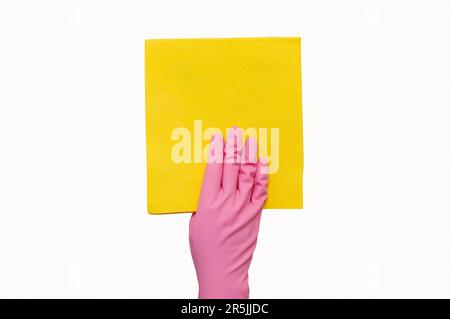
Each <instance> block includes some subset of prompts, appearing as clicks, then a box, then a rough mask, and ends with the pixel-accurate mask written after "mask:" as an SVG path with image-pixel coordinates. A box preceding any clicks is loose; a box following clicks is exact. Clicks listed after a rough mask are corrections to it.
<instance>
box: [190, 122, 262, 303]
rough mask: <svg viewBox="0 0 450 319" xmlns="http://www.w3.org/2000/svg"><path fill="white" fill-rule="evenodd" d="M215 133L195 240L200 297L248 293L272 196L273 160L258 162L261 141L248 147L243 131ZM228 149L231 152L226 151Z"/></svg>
mask: <svg viewBox="0 0 450 319" xmlns="http://www.w3.org/2000/svg"><path fill="white" fill-rule="evenodd" d="M223 144H224V142H223V137H222V136H221V135H220V134H216V135H214V136H213V137H212V139H211V143H210V150H209V160H208V163H207V166H206V171H205V175H204V178H203V185H202V189H201V192H200V200H199V203H198V209H197V212H196V213H194V214H193V215H192V217H191V221H190V225H189V243H190V247H191V254H192V259H193V261H194V265H195V270H196V272H197V279H198V283H199V298H248V297H249V287H248V269H249V267H250V262H251V260H252V256H253V252H254V250H255V247H256V241H257V236H258V231H259V223H260V220H261V211H262V208H263V206H264V202H265V200H266V197H267V183H268V175H267V171H268V170H267V161H266V160H264V159H260V160H259V161H257V160H256V159H257V151H256V149H257V142H256V140H255V139H254V138H249V139H248V140H247V141H246V142H245V146H244V148H243V147H242V131H241V130H240V129H238V128H234V129H232V130H230V131H229V133H228V136H227V139H226V145H225V150H224V147H223ZM224 153H225V154H224Z"/></svg>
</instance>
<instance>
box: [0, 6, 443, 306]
mask: <svg viewBox="0 0 450 319" xmlns="http://www.w3.org/2000/svg"><path fill="white" fill-rule="evenodd" d="M449 31H450V2H448V1H444V0H443V1H432V0H427V1H411V0H405V1H361V0H355V1H317V0H315V1H294V0H293V1H281V0H277V1H263V0H255V1H242V0H239V1H234V0H233V1H231V0H227V1H211V0H205V1H111V0H109V1H106V0H105V1H77V0H66V1H61V0H54V1H31V0H30V1H12V0H11V1H2V2H1V3H0V297H150V298H169V297H178V298H185V297H189V298H195V297H196V296H197V282H196V277H195V272H194V267H193V264H192V261H191V257H190V251H189V246H188V220H189V217H190V216H189V215H188V214H183V215H170V216H149V215H147V213H146V153H145V120H144V114H145V105H144V104H145V103H144V39H145V38H161V37H235V36H238V37H242V36H301V37H302V66H303V114H304V145H305V175H304V184H305V188H304V201H305V209H304V210H303V211H288V212H282V211H280V212H278V211H277V212H269V211H267V212H265V213H264V214H263V218H262V224H261V229H260V236H259V242H258V246H257V249H256V253H255V256H254V260H253V263H252V267H251V272H250V285H251V296H252V297H254V298H258V297H262V298H278V297H287V298H291V297H292V298H303V297H307V298H309V297H342V298H347V297H362V298H366V297H387V298H391V297H450V255H449V251H450V233H449V226H450V214H449V213H450V143H449V136H450V96H449V92H450V62H449V61H450V60H449V57H450V36H449ZM269 196H270V194H269Z"/></svg>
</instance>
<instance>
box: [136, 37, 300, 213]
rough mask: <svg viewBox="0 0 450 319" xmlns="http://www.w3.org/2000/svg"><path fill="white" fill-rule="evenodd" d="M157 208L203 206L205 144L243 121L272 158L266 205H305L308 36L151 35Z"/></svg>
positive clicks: (149, 99)
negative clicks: (303, 62)
mask: <svg viewBox="0 0 450 319" xmlns="http://www.w3.org/2000/svg"><path fill="white" fill-rule="evenodd" d="M145 82H146V88H145V90H146V121H147V161H148V164H147V169H148V211H149V213H152V214H153V213H154V214H159V213H175V212H192V211H195V210H196V209H197V201H198V198H199V192H200V187H201V183H202V179H203V173H204V168H205V159H204V154H203V153H206V152H204V149H205V148H207V145H208V144H209V140H210V138H211V135H212V134H213V133H214V132H215V130H217V129H219V130H220V131H221V132H222V134H223V136H224V137H225V136H226V128H231V127H233V126H238V127H240V128H242V129H243V130H244V132H245V133H247V135H254V136H255V137H256V138H257V139H258V145H259V149H260V150H259V151H260V156H262V155H264V156H266V157H267V158H268V159H269V173H270V176H269V189H268V199H267V202H266V205H265V208H302V205H303V200H302V172H303V142H302V118H301V116H302V114H301V70H300V38H230V39H157V40H146V42H145Z"/></svg>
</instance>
